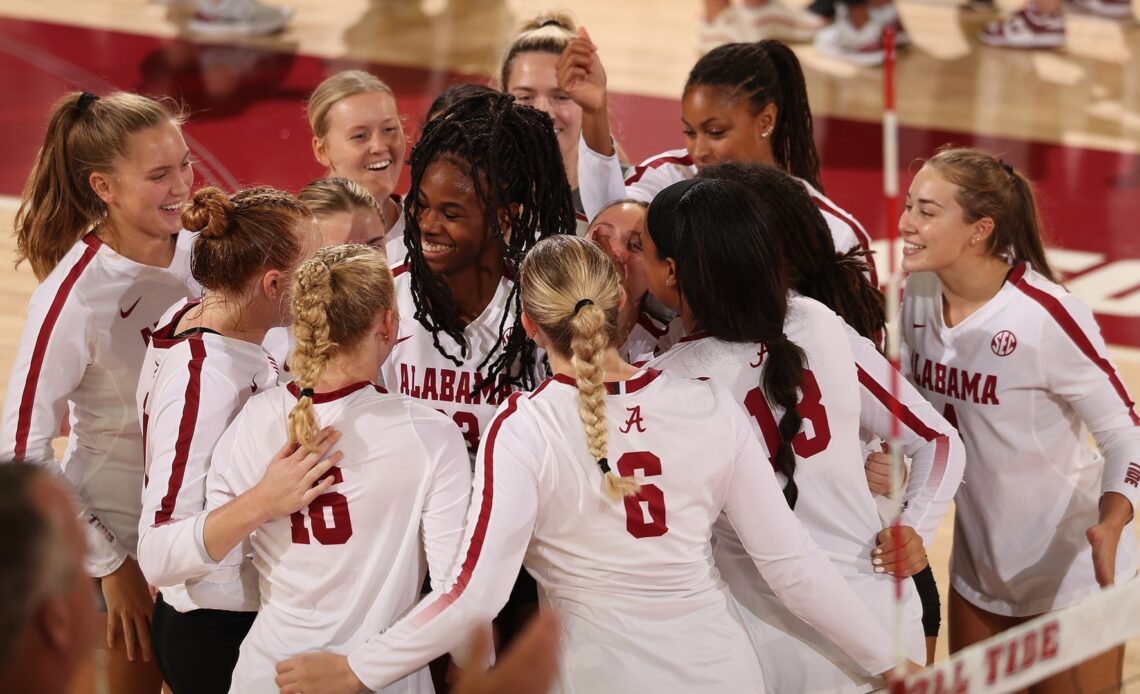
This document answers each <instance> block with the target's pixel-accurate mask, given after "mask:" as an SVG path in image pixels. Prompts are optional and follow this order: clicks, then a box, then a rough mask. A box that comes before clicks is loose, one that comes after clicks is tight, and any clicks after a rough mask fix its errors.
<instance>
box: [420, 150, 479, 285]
mask: <svg viewBox="0 0 1140 694" xmlns="http://www.w3.org/2000/svg"><path fill="white" fill-rule="evenodd" d="M484 215H485V210H484V207H483V205H482V203H481V202H480V201H479V196H478V194H477V193H476V192H475V185H474V182H473V181H472V180H471V176H469V175H468V174H467V172H466V171H464V170H463V169H462V168H460V167H459V166H458V165H457V164H456V163H455V162H454V161H453V160H452V159H450V158H448V157H446V156H444V157H440V158H438V159H435V160H434V161H432V162H431V163H430V164H428V165H427V168H426V169H425V170H424V175H423V178H421V179H420V190H419V195H418V197H417V199H416V201H415V219H416V225H417V226H418V227H419V231H420V245H421V248H422V249H423V257H424V261H425V262H426V263H427V265H428V267H429V268H431V271H432V272H434V273H436V274H439V275H448V274H451V273H455V272H459V271H461V270H466V269H469V268H471V267H473V266H474V265H476V264H477V263H479V262H480V260H483V261H484V262H486V261H487V258H488V257H490V255H491V254H494V257H497V256H498V253H499V248H498V241H497V240H496V239H495V238H494V235H493V234H492V233H491V231H490V230H488V229H487V225H486V219H485V218H484ZM492 262H493V261H492Z"/></svg>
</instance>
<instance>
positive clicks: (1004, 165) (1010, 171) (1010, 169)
mask: <svg viewBox="0 0 1140 694" xmlns="http://www.w3.org/2000/svg"><path fill="white" fill-rule="evenodd" d="M998 163H999V164H1001V168H1003V169H1005V172H1006V173H1007V174H1009V177H1010V178H1013V167H1012V166H1010V165H1009V164H1007V163H1005V162H1004V161H1002V160H1001V159H998Z"/></svg>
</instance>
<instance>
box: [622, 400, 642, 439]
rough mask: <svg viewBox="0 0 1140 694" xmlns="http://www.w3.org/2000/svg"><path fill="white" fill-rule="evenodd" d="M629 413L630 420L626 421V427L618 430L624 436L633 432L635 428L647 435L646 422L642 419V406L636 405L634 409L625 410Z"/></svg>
mask: <svg viewBox="0 0 1140 694" xmlns="http://www.w3.org/2000/svg"><path fill="white" fill-rule="evenodd" d="M625 410H626V412H629V418H628V419H626V420H625V426H623V427H622V428H621V429H618V431H620V432H621V433H623V434H628V433H629V432H631V431H633V429H634V427H637V430H638V431H639V432H641V433H642V434H644V433H645V420H643V419H642V418H641V405H634V406H633V407H627V408H625Z"/></svg>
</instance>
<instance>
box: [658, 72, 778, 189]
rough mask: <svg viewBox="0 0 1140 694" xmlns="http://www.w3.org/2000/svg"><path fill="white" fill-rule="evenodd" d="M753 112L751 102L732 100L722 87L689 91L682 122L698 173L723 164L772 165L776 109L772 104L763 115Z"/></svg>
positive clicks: (701, 86) (691, 88) (764, 109)
mask: <svg viewBox="0 0 1140 694" xmlns="http://www.w3.org/2000/svg"><path fill="white" fill-rule="evenodd" d="M752 111H753V106H752V103H751V102H750V101H748V100H747V99H732V98H731V97H730V96H729V94H728V93H727V92H726V91H725V90H724V89H721V88H718V87H709V86H704V85H696V86H693V87H690V88H689V89H687V90H685V95H684V97H683V98H682V100H681V122H682V124H683V132H684V135H685V149H687V150H688V151H689V155H690V156H692V158H693V164H695V165H696V167H697V168H698V169H700V168H702V167H704V166H708V165H710V164H718V163H720V162H722V161H740V162H746V163H759V164H772V163H773V162H774V159H773V158H772V143H771V133H772V131H773V129H774V127H775V125H776V106H775V104H768V105H767V106H765V107H764V108H763V109H761V111H760V112H759V113H753V112H752ZM764 133H768V136H767V137H765V136H764Z"/></svg>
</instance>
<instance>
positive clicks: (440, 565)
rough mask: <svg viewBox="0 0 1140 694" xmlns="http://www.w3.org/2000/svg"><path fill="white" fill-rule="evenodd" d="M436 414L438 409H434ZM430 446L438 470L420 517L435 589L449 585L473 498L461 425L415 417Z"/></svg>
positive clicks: (434, 466)
mask: <svg viewBox="0 0 1140 694" xmlns="http://www.w3.org/2000/svg"><path fill="white" fill-rule="evenodd" d="M432 414H433V415H434V414H435V413H434V412H433V413H432ZM412 425H413V426H414V427H415V429H416V433H417V434H418V436H419V438H420V440H421V441H430V442H432V445H431V446H430V447H428V448H427V450H428V455H430V456H431V457H432V459H433V460H432V470H433V471H434V473H433V475H432V480H431V486H430V487H429V489H428V493H427V498H426V499H425V500H424V508H423V512H422V514H421V517H420V528H421V532H422V533H423V542H424V554H425V555H427V562H428V573H429V574H430V575H431V588H432V591H433V592H439V591H442V590H443V589H444V588H445V587H446V579H447V578H448V576H449V574H450V571H451V567H452V564H453V563H454V561H455V554H456V551H457V550H458V549H459V542H460V540H462V539H463V528H464V518H465V517H466V516H467V509H468V506H469V505H470V502H471V463H470V457H469V456H468V455H467V444H466V443H464V441H463V435H462V434H460V433H459V428H458V427H456V426H455V424H453V423H452V422H449V421H447V420H445V419H443V418H442V417H440V418H435V417H432V418H428V417H424V418H418V417H414V418H413V419H412Z"/></svg>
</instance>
